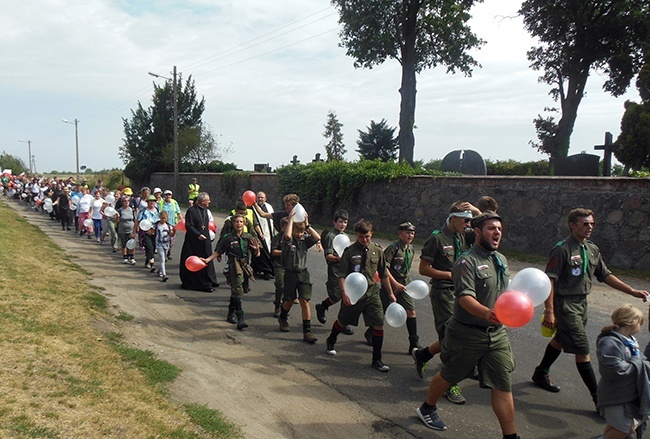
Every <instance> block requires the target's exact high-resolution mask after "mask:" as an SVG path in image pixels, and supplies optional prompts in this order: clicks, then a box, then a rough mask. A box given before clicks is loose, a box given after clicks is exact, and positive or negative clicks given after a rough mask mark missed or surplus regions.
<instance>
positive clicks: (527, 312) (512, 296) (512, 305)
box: [494, 291, 535, 328]
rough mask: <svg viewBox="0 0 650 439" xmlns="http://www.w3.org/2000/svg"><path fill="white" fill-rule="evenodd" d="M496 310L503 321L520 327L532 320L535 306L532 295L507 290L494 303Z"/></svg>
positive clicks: (513, 326) (511, 325) (514, 326)
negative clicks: (531, 298)
mask: <svg viewBox="0 0 650 439" xmlns="http://www.w3.org/2000/svg"><path fill="white" fill-rule="evenodd" d="M494 312H495V314H496V315H497V318H498V319H499V321H501V323H503V324H504V325H506V326H510V327H512V328H518V327H520V326H524V325H525V324H526V323H528V322H530V319H532V318H533V314H535V307H534V306H533V301H532V300H530V297H528V296H527V295H526V294H524V293H522V292H521V291H506V292H505V293H503V294H501V295H500V296H499V298H498V299H497V301H496V302H495V303H494Z"/></svg>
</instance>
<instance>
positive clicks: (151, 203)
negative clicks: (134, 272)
mask: <svg viewBox="0 0 650 439" xmlns="http://www.w3.org/2000/svg"><path fill="white" fill-rule="evenodd" d="M146 203H147V208H146V209H140V210H139V211H138V222H137V224H136V230H138V237H139V240H140V246H141V247H144V253H145V259H146V260H145V261H144V266H145V267H146V268H148V269H149V270H150V271H151V272H152V273H153V272H154V271H155V270H156V269H155V267H154V254H155V252H156V241H155V239H156V236H155V233H156V230H155V228H154V227H153V225H154V224H156V223H157V222H158V206H157V203H158V200H156V197H155V196H154V195H149V196H147V198H146ZM144 220H147V221H149V223H150V224H151V227H150V228H149V229H147V230H142V229H141V228H140V223H141V222H142V221H144Z"/></svg>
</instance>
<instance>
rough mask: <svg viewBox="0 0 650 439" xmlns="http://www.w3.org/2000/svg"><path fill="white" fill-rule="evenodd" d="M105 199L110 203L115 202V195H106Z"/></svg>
mask: <svg viewBox="0 0 650 439" xmlns="http://www.w3.org/2000/svg"><path fill="white" fill-rule="evenodd" d="M104 201H106V202H107V203H108V204H113V203H114V202H115V197H114V196H113V195H111V194H108V195H106V198H104Z"/></svg>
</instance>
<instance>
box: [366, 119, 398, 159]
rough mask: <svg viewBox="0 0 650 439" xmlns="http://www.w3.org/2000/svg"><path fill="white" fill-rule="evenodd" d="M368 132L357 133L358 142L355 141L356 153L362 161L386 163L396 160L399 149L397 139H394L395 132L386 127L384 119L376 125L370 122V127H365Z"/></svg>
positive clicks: (393, 129) (372, 121)
mask: <svg viewBox="0 0 650 439" xmlns="http://www.w3.org/2000/svg"><path fill="white" fill-rule="evenodd" d="M366 129H367V130H368V131H361V130H357V131H358V132H359V140H357V146H358V147H359V149H357V152H358V153H359V156H360V157H361V158H362V159H365V160H375V159H380V160H381V161H384V162H388V161H391V160H396V159H397V150H398V148H399V146H398V144H397V139H396V138H395V130H396V129H397V128H391V127H389V126H388V124H387V122H386V120H385V119H382V120H381V122H379V123H377V122H375V121H374V120H371V121H370V126H369V127H366Z"/></svg>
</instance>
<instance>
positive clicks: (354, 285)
mask: <svg viewBox="0 0 650 439" xmlns="http://www.w3.org/2000/svg"><path fill="white" fill-rule="evenodd" d="M343 288H345V292H346V293H347V295H348V297H349V298H350V302H351V303H352V305H354V304H355V303H357V302H358V301H359V299H361V297H363V295H364V294H366V291H367V290H368V279H366V277H365V276H364V275H363V274H361V273H358V272H356V271H355V272H354V273H350V274H348V276H347V277H346V278H345V282H343Z"/></svg>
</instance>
